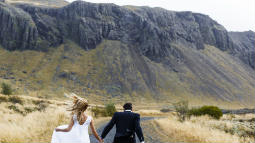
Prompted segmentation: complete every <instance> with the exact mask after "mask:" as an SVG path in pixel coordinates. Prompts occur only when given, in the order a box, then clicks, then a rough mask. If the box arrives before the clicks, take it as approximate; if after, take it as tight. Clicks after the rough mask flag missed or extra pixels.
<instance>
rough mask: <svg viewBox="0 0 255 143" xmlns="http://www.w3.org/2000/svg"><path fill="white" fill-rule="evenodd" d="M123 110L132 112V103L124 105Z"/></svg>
mask: <svg viewBox="0 0 255 143" xmlns="http://www.w3.org/2000/svg"><path fill="white" fill-rule="evenodd" d="M123 108H124V109H125V110H132V103H125V104H124V105H123Z"/></svg>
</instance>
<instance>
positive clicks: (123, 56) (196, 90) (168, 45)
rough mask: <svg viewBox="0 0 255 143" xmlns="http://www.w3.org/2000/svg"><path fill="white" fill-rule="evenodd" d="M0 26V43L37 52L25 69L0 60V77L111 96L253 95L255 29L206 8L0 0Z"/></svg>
mask: <svg viewBox="0 0 255 143" xmlns="http://www.w3.org/2000/svg"><path fill="white" fill-rule="evenodd" d="M0 26H1V27H3V28H1V29H0V44H1V45H2V47H3V51H8V53H9V54H12V53H14V52H18V53H19V54H21V53H27V52H31V50H32V52H35V53H36V54H40V55H41V54H43V55H41V57H40V56H39V57H38V58H41V59H40V61H41V62H37V63H34V64H33V66H32V65H30V66H29V67H27V68H28V69H27V70H26V71H25V73H26V75H23V74H24V72H23V73H22V76H17V75H16V74H15V73H14V72H13V70H14V69H19V68H20V67H21V65H22V63H20V65H17V66H16V67H12V66H7V67H6V66H5V65H4V64H2V65H0V66H2V69H4V70H3V72H2V77H8V76H10V74H7V73H10V72H11V73H14V74H13V75H14V76H17V77H15V78H14V79H15V80H19V79H17V78H21V77H28V76H30V77H33V79H27V80H26V81H24V79H21V80H22V82H24V83H29V84H31V83H33V82H35V81H36V84H34V86H35V87H33V85H31V86H28V88H30V89H33V88H34V89H38V88H39V89H42V88H47V87H45V85H46V84H53V83H54V84H56V85H54V86H52V88H53V89H52V90H56V89H57V88H59V87H64V88H67V89H75V90H77V91H79V92H88V90H92V91H93V92H95V91H98V90H100V91H102V92H100V94H107V95H111V96H113V97H122V95H138V94H139V95H141V96H143V97H144V96H146V97H147V95H148V98H152V99H155V98H161V97H162V98H168V97H169V98H181V97H185V98H186V97H190V98H193V97H195V98H196V99H198V100H200V99H201V100H203V98H205V99H208V97H209V98H213V99H212V100H218V99H220V100H221V101H228V102H232V101H240V100H245V101H251V100H250V98H252V97H253V96H254V93H255V92H254V91H255V76H254V75H255V74H254V73H255V71H254V49H255V48H254V32H251V31H250V32H244V33H236V32H228V31H227V30H226V29H225V28H224V27H223V26H221V25H220V24H218V23H217V22H216V21H214V20H212V19H211V18H210V17H209V16H207V15H203V14H198V13H192V12H174V11H168V10H165V9H161V8H149V7H135V6H124V7H120V6H117V5H114V4H94V3H87V2H82V1H76V2H73V3H71V4H69V5H67V6H64V7H61V8H50V7H39V6H32V5H29V4H12V5H10V4H8V3H3V2H0ZM5 54H6V53H5ZM21 55H22V57H23V60H24V59H27V58H28V57H26V56H25V57H24V54H21ZM53 55H54V56H53ZM56 57H58V58H57V59H56ZM13 58H14V59H13V60H14V61H15V60H20V59H19V58H18V57H13ZM6 60H7V59H6ZM45 60H49V61H48V62H46V61H45ZM26 62H28V61H27V60H24V62H23V64H24V63H26ZM51 62H52V64H51ZM67 63H69V64H72V66H73V67H72V66H70V65H68V64H67ZM63 65H65V66H63ZM47 66H49V67H48V68H50V67H51V68H53V69H48V70H46V71H44V70H43V68H47ZM74 67H75V68H74ZM30 68H32V69H30ZM19 70H21V69H19ZM22 70H23V69H22ZM22 70H21V71H22ZM7 71H8V72H7ZM23 71H24V70H23ZM46 72H49V73H50V76H46V77H41V76H42V75H44V74H46ZM239 74H241V75H239ZM41 78H45V79H41ZM67 83H71V84H72V85H70V84H67ZM36 85H40V86H36ZM42 85H43V86H42ZM75 85H76V86H75ZM31 87H33V88H31ZM78 87H79V88H78Z"/></svg>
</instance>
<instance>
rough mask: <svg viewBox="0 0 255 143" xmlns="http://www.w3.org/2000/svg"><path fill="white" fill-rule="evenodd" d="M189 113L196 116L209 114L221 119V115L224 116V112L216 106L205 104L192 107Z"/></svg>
mask: <svg viewBox="0 0 255 143" xmlns="http://www.w3.org/2000/svg"><path fill="white" fill-rule="evenodd" d="M189 115H194V116H202V115H209V116H211V117H213V118H215V119H220V117H222V115H223V113H222V111H221V110H220V109H219V108H218V107H216V106H203V107H201V108H193V109H191V110H190V111H189Z"/></svg>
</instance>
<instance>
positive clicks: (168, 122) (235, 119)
mask: <svg viewBox="0 0 255 143" xmlns="http://www.w3.org/2000/svg"><path fill="white" fill-rule="evenodd" d="M91 105H92V106H94V104H91ZM101 106H102V105H101ZM67 107H68V102H67V101H63V100H62V101H60V100H49V99H44V98H36V97H30V96H17V95H16V96H15V95H10V96H6V95H1V94H0V117H1V118H0V133H1V134H0V142H2V143H3V142H4V143H13V142H22V143H24V142H43V143H45V142H50V140H51V135H52V132H53V130H54V128H55V127H57V126H59V125H63V124H68V122H69V120H70V112H67V111H66V109H67ZM120 108H121V106H120V105H117V109H119V110H120ZM90 109H91V108H89V109H88V111H87V112H86V113H87V114H88V115H92V113H91V110H90ZM135 112H138V113H140V114H141V117H144V116H150V117H159V118H155V119H154V120H152V121H150V122H151V123H150V124H149V125H150V126H146V127H144V129H145V130H148V129H150V130H154V131H156V133H155V134H156V135H155V136H157V137H158V138H160V141H161V142H187V143H188V142H192V143H254V130H255V127H254V126H255V123H254V121H255V120H254V119H255V114H245V115H233V114H228V115H223V117H222V118H221V119H220V120H216V119H213V118H211V117H209V116H200V117H193V116H192V117H191V118H190V119H188V120H186V121H184V122H180V121H179V120H178V118H177V115H176V113H175V112H172V111H170V112H166V113H163V112H161V111H159V110H156V109H155V110H152V109H149V108H146V109H140V108H137V110H135ZM94 120H95V123H96V127H99V126H101V125H102V123H105V121H108V120H110V117H98V118H95V117H94ZM146 123H147V122H146ZM143 124H144V123H142V125H143ZM149 136H150V135H149ZM161 139H162V140H161Z"/></svg>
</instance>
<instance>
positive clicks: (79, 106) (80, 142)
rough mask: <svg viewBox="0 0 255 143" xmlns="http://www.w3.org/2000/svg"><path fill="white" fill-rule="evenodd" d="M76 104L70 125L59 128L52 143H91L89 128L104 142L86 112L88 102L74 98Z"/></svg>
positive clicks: (72, 108)
mask: <svg viewBox="0 0 255 143" xmlns="http://www.w3.org/2000/svg"><path fill="white" fill-rule="evenodd" d="M73 99H74V102H73V105H72V107H71V109H70V111H72V117H71V121H70V123H69V125H62V126H59V127H57V128H56V129H55V130H54V132H53V135H52V139H51V143H90V139H89V134H88V126H90V128H91V130H92V133H93V134H94V136H95V137H96V138H97V140H98V141H99V142H100V143H103V140H102V139H101V138H100V137H99V136H98V134H97V132H96V130H95V127H94V123H93V120H92V117H91V116H88V115H86V114H85V113H84V112H85V111H86V109H87V108H88V102H87V100H85V99H83V98H80V97H77V96H73Z"/></svg>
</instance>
